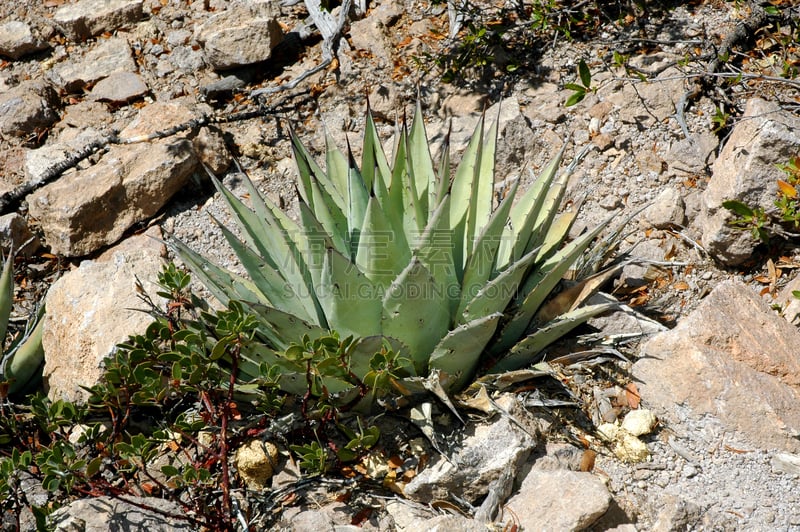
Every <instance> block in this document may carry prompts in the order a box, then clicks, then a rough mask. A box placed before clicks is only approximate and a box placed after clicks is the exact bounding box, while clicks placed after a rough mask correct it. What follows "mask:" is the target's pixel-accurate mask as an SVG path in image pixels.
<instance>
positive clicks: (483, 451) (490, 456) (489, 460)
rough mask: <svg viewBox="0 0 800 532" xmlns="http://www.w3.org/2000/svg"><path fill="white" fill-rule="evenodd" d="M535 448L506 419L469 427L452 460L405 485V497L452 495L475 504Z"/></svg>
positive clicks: (424, 498)
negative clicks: (505, 472) (505, 473)
mask: <svg viewBox="0 0 800 532" xmlns="http://www.w3.org/2000/svg"><path fill="white" fill-rule="evenodd" d="M535 445H536V442H535V441H533V439H532V438H531V436H530V435H528V434H526V433H524V432H522V431H521V430H520V428H519V427H517V426H516V425H515V424H513V423H512V422H511V421H509V419H508V417H505V416H504V417H502V418H501V419H500V420H498V421H497V422H495V423H492V424H489V425H477V426H474V427H473V426H470V427H469V428H467V429H466V434H465V437H464V442H463V445H462V447H461V449H460V450H458V451H457V452H456V453H455V455H454V456H451V460H452V461H448V460H445V459H444V458H442V457H439V458H438V460H437V461H436V462H435V463H433V464H432V465H431V466H429V467H428V468H426V469H424V470H423V471H422V473H420V474H419V475H417V476H416V477H414V478H413V479H412V480H411V482H409V483H408V485H407V486H406V487H405V490H404V492H405V495H406V496H407V497H408V498H410V499H412V500H416V501H423V502H430V501H431V500H434V499H448V498H449V497H450V494H454V495H457V496H459V497H462V498H464V499H466V500H467V501H469V502H474V501H476V500H477V499H479V498H480V497H482V496H483V495H485V494H486V493H487V491H488V488H489V484H491V483H492V481H494V480H495V479H497V478H498V477H500V476H501V475H502V474H503V472H504V471H505V470H506V469H508V468H510V469H511V470H512V471H517V470H518V468H519V466H520V465H521V464H522V463H523V462H525V460H527V458H528V455H530V453H531V450H532V449H533V447H534V446H535Z"/></svg>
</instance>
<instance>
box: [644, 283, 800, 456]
mask: <svg viewBox="0 0 800 532" xmlns="http://www.w3.org/2000/svg"><path fill="white" fill-rule="evenodd" d="M631 373H632V375H633V378H634V380H635V381H636V382H637V383H639V391H640V393H641V396H642V399H643V400H644V402H645V403H646V404H648V405H649V406H650V407H651V408H653V409H654V410H656V411H657V413H658V414H659V415H660V416H667V418H668V420H669V418H670V417H671V416H673V417H678V414H676V412H677V409H679V408H684V407H688V408H689V409H690V410H691V411H693V412H694V413H695V414H697V415H700V416H702V415H709V416H713V417H714V418H717V419H719V421H720V422H721V423H722V424H723V425H724V426H725V428H726V429H727V430H732V431H738V432H739V433H741V434H742V435H743V436H744V437H745V438H746V439H747V440H749V441H751V442H753V444H755V445H758V446H760V447H761V448H762V449H781V450H786V451H790V452H798V451H800V440H798V439H797V436H798V435H799V434H800V332H798V330H797V328H796V327H794V326H792V325H790V324H789V323H788V322H787V321H786V320H784V319H783V318H781V317H780V316H779V315H778V314H777V313H776V312H775V311H773V310H772V309H770V308H769V306H768V305H767V304H766V303H764V301H762V300H761V298H760V297H759V296H758V294H757V293H755V292H754V291H753V290H752V289H750V288H749V287H747V286H746V285H744V284H742V283H739V282H734V281H725V282H722V283H720V284H719V285H718V286H717V287H716V288H715V289H714V290H713V291H712V292H711V294H709V295H708V297H706V298H705V299H704V300H703V301H702V302H701V303H700V305H698V306H697V308H696V309H695V310H694V311H693V312H692V313H691V314H690V315H688V316H686V317H685V318H684V319H682V320H681V321H680V322H679V323H678V325H677V326H676V327H675V328H674V329H673V330H671V331H667V332H663V333H659V334H657V335H656V336H654V337H653V338H652V339H651V340H650V341H649V342H647V343H646V344H645V345H644V346H643V347H642V358H641V359H640V360H639V361H637V362H636V363H635V364H634V365H633V368H632V370H631Z"/></svg>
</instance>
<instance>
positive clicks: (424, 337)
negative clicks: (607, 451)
mask: <svg viewBox="0 0 800 532" xmlns="http://www.w3.org/2000/svg"><path fill="white" fill-rule="evenodd" d="M497 128H498V124H497V122H496V121H495V122H494V123H493V124H492V125H491V127H489V128H488V131H485V128H484V120H483V119H481V120H480V122H479V124H478V126H477V127H476V129H475V132H474V134H473V135H472V137H471V139H470V141H469V145H468V146H467V148H466V150H465V152H464V154H463V157H462V159H461V161H460V163H459V165H458V167H457V168H456V169H455V171H454V172H452V179H451V178H450V176H451V168H450V156H449V148H448V143H447V141H445V147H444V149H443V155H442V157H441V161H440V163H439V164H438V165H434V162H433V159H432V157H431V153H430V147H429V143H428V139H427V137H426V132H425V127H424V124H423V120H422V113H421V109H420V105H419V104H417V107H416V112H415V115H414V118H413V120H412V123H411V127H410V129H409V128H408V127H407V126H406V125H405V124H403V126H402V127H400V128H399V130H398V133H397V136H396V141H395V149H394V152H393V159H392V164H390V163H389V160H388V159H387V157H386V155H385V152H384V150H383V148H382V146H381V143H380V140H379V137H378V133H377V130H376V127H375V124H374V122H373V119H372V117H371V115H370V113H369V111H367V117H366V131H365V134H364V143H363V152H362V153H363V155H362V160H361V166H360V167H359V166H358V165H357V163H356V161H355V160H354V157H353V155H352V152H351V151H350V150H349V147H348V153H347V156H345V155H344V154H343V153H342V152H341V151H340V150H339V149H338V148H337V147H336V146H335V145H334V143H333V141H332V139H331V138H330V136H328V142H327V152H326V168H327V170H326V171H323V170H322V168H321V167H320V166H319V165H318V164H317V163H316V162H315V161H314V159H313V158H312V157H311V155H310V154H309V152H308V150H307V149H306V148H305V147H304V146H303V144H302V143H301V142H300V140H299V139H298V138H297V136H296V135H295V134H294V133H292V146H293V150H294V156H295V159H296V163H297V167H298V171H299V177H300V178H299V181H298V191H299V211H300V212H299V214H300V215H299V221H295V220H293V219H291V218H290V217H289V216H287V215H286V214H285V213H284V212H283V211H281V210H280V209H279V208H278V207H277V206H276V205H274V204H273V203H271V202H270V201H269V200H267V199H265V198H264V197H263V196H262V195H261V194H260V193H259V192H258V190H257V189H256V187H255V186H254V185H253V183H252V182H251V181H250V180H249V179H248V178H247V176H244V178H243V179H244V185H245V186H246V187H247V190H248V192H249V196H250V201H251V204H252V207H248V206H247V205H246V204H245V203H244V202H243V201H242V200H240V199H239V198H238V197H236V196H235V195H234V194H233V193H231V192H230V191H229V190H228V189H226V188H225V187H224V186H222V185H221V183H220V182H219V181H218V180H217V179H216V178H214V176H213V175H212V176H211V178H212V180H213V182H214V184H215V186H216V187H217V189H218V191H219V193H220V195H221V196H222V198H224V200H225V201H226V202H227V205H228V206H229V208H230V210H231V212H232V213H233V214H234V217H235V219H236V220H237V222H238V225H239V226H240V229H241V235H242V237H241V238H239V237H237V236H235V234H234V233H233V232H232V231H231V230H229V229H228V228H226V227H224V226H223V225H222V224H220V227H221V229H222V232H223V234H224V235H225V238H226V239H227V241H228V242H229V243H230V245H231V247H232V248H233V250H234V251H235V252H236V254H237V255H238V257H239V259H240V260H241V263H242V265H243V266H244V268H245V269H246V271H247V273H248V275H249V278H245V277H242V276H238V275H235V274H233V273H231V272H230V271H227V270H225V269H223V268H220V267H218V266H215V265H214V264H212V263H210V262H209V261H208V260H206V259H205V258H204V257H202V256H201V255H199V254H198V253H196V252H194V251H192V250H191V249H190V248H189V247H187V246H186V245H185V244H184V243H182V242H180V241H179V240H177V239H174V238H171V239H170V242H171V244H172V246H173V248H174V249H175V250H176V252H177V254H178V256H179V257H180V258H181V259H182V260H183V261H184V262H185V263H186V264H187V265H188V266H189V267H190V268H191V269H192V270H193V271H194V273H195V274H196V275H197V276H198V277H199V278H200V279H201V280H202V281H203V282H204V284H205V285H206V286H207V287H208V289H209V290H210V291H211V292H212V293H213V294H214V295H215V296H216V297H217V298H218V299H219V300H220V301H221V302H222V303H223V304H227V303H228V302H229V301H232V300H239V301H243V302H246V303H247V304H248V305H249V307H250V308H251V310H252V311H253V312H255V313H256V314H257V316H258V317H259V318H260V322H261V328H260V333H261V335H262V336H263V337H264V338H265V339H266V340H267V343H268V345H263V342H262V345H260V346H258V348H257V349H256V350H255V351H251V355H250V356H251V358H252V360H251V361H250V362H251V364H249V365H248V364H244V365H242V366H240V369H241V371H242V372H243V374H244V376H245V377H246V376H248V375H250V376H255V375H256V374H257V367H258V363H259V362H260V361H264V360H267V361H269V362H270V363H278V364H283V365H284V367H285V368H286V369H287V371H292V369H291V368H290V367H288V366H286V362H285V361H282V360H281V359H280V358H281V357H280V355H279V354H278V353H279V352H280V351H281V350H285V349H287V348H288V347H289V346H290V345H291V344H292V343H295V342H298V341H299V339H300V338H302V337H304V336H305V337H307V338H312V339H313V338H319V337H321V336H323V335H326V334H328V332H329V331H338V333H339V334H340V335H342V337H344V336H353V337H354V338H356V339H357V340H358V341H357V342H355V344H354V345H359V342H361V345H369V346H371V349H374V348H375V346H380V345H381V342H377V344H376V338H377V339H381V340H382V341H384V342H386V341H388V342H389V344H390V345H391V346H392V347H393V349H399V350H400V351H401V352H402V354H403V355H404V358H405V359H407V360H408V361H409V362H408V363H407V365H406V367H404V368H401V369H402V370H404V372H405V373H406V374H408V375H411V376H414V375H416V376H425V375H428V374H429V372H432V371H434V370H438V375H439V376H440V377H441V378H440V380H441V382H442V383H443V386H444V387H445V389H448V390H456V389H459V388H461V387H463V386H464V385H465V384H467V383H468V382H469V379H470V378H471V376H473V375H474V373H475V372H476V369H477V368H478V367H479V365H481V364H483V365H484V367H485V369H488V371H490V372H498V371H505V370H510V369H516V368H520V367H523V366H525V365H528V364H531V363H532V362H535V361H536V360H537V357H538V356H539V355H540V354H541V353H542V351H543V350H544V348H545V347H547V346H548V345H549V344H551V343H552V342H553V341H555V340H557V339H559V338H560V337H562V336H563V335H564V334H566V333H567V332H568V331H570V330H571V329H573V328H574V327H576V326H577V325H579V324H581V323H583V322H585V321H586V320H587V319H589V318H591V317H593V316H595V315H597V314H599V313H601V312H604V311H606V310H608V309H609V308H610V305H608V304H601V305H590V306H580V305H581V304H582V303H583V301H584V300H585V299H586V298H587V297H588V296H589V295H591V291H592V290H589V289H587V288H586V287H587V285H586V284H585V283H584V284H581V285H578V286H577V289H576V288H573V289H572V290H570V291H568V292H564V293H562V294H561V297H559V298H557V299H553V298H552V297H551V296H552V294H553V292H554V290H555V289H556V287H557V286H558V285H559V283H560V282H561V280H562V278H563V277H564V276H565V274H566V273H567V272H568V270H570V268H571V267H572V266H573V265H574V264H575V262H576V260H577V259H578V258H579V257H581V255H582V254H583V252H584V251H585V250H586V249H587V247H588V246H589V245H590V244H591V243H592V241H593V240H594V239H595V237H596V236H597V235H598V234H599V233H600V231H601V230H602V228H603V227H604V225H605V224H600V225H599V226H597V227H595V228H593V229H592V230H591V231H588V232H587V233H585V234H583V235H581V236H580V237H578V238H576V239H575V240H573V241H571V242H569V243H567V244H564V241H565V239H566V236H567V233H568V231H569V229H570V227H571V225H572V223H573V221H574V220H575V217H576V215H577V208H574V209H571V210H566V211H564V212H559V209H560V204H561V202H562V199H563V196H564V194H565V189H566V185H567V179H568V175H569V171H566V172H561V173H559V171H558V170H559V167H560V163H561V158H562V154H563V150H562V151H561V153H559V154H558V155H557V156H556V157H555V158H554V159H553V160H552V161H551V162H550V163H549V165H548V166H547V167H545V168H544V171H543V172H542V173H541V175H540V176H539V177H538V178H537V179H536V180H535V182H534V183H533V184H532V186H530V187H529V188H528V189H527V190H526V191H525V192H524V193H523V192H521V191H520V190H519V183H514V184H513V185H512V186H510V188H509V189H508V190H507V193H506V194H505V197H503V198H502V199H498V198H496V195H495V173H494V164H495V151H496V147H497ZM568 170H569V169H568ZM362 351H364V352H360V355H362V356H361V360H353V361H352V365H353V367H354V368H355V369H354V371H355V372H356V373H358V372H359V371H361V372H366V371H368V369H369V364H368V361H369V358H368V352H369V349H366V350H362ZM295 369H298V368H295ZM248 372H249V373H248ZM298 373H300V374H302V371H298Z"/></svg>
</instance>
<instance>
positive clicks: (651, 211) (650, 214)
mask: <svg viewBox="0 0 800 532" xmlns="http://www.w3.org/2000/svg"><path fill="white" fill-rule="evenodd" d="M683 209H684V206H683V199H681V194H680V192H678V189H676V188H673V187H668V188H665V189H664V190H662V191H661V193H660V194H659V195H658V196H656V199H655V201H653V204H652V205H650V206H649V207H648V208H646V209H645V210H644V213H642V214H643V216H644V218H645V220H647V221H648V222H650V223H651V224H652V226H653V227H655V228H656V229H670V228H672V227H675V226H681V225H683V222H684V218H685V215H684V210H683Z"/></svg>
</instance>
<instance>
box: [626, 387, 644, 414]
mask: <svg viewBox="0 0 800 532" xmlns="http://www.w3.org/2000/svg"><path fill="white" fill-rule="evenodd" d="M625 397H626V398H627V400H628V406H629V407H631V408H632V409H633V410H636V409H637V408H639V403H640V402H641V400H642V397H641V396H640V395H639V388H638V387H637V386H636V383H635V382H629V383H628V384H627V385H626V386H625Z"/></svg>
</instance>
